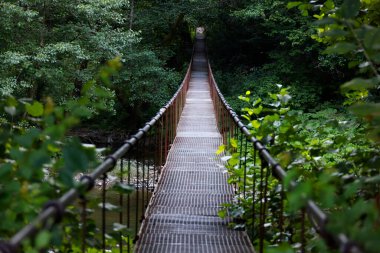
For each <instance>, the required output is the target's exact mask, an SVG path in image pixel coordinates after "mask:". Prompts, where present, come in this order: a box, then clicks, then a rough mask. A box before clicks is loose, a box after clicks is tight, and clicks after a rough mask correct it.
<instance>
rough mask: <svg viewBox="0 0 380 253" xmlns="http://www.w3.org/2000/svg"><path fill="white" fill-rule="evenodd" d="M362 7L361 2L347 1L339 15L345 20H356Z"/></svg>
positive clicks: (355, 0) (358, 0)
mask: <svg viewBox="0 0 380 253" xmlns="http://www.w3.org/2000/svg"><path fill="white" fill-rule="evenodd" d="M360 6H361V3H360V0H345V1H344V2H343V4H342V7H341V8H340V9H339V13H340V15H341V16H342V17H343V18H346V19H350V18H354V17H356V16H357V15H358V14H359V10H360Z"/></svg>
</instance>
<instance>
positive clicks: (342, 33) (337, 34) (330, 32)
mask: <svg viewBox="0 0 380 253" xmlns="http://www.w3.org/2000/svg"><path fill="white" fill-rule="evenodd" d="M348 34H349V33H348V32H346V31H344V30H340V29H332V30H327V31H326V32H324V33H322V34H321V35H322V36H328V37H332V38H336V37H344V36H347V35H348Z"/></svg>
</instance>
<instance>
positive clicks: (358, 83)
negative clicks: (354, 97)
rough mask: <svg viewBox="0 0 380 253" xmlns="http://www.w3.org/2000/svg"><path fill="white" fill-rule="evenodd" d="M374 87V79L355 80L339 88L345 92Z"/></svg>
mask: <svg viewBox="0 0 380 253" xmlns="http://www.w3.org/2000/svg"><path fill="white" fill-rule="evenodd" d="M375 87H376V80H375V79H363V78H355V79H352V80H351V81H348V82H346V83H344V84H343V85H342V86H341V87H340V88H341V90H343V91H346V90H361V89H371V88H375Z"/></svg>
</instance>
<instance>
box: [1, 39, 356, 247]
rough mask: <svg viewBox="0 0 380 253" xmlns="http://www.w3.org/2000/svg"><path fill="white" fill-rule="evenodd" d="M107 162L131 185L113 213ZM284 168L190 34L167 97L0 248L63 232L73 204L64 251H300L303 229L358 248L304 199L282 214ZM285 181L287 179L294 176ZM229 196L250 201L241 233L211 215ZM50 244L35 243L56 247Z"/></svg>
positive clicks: (199, 42) (199, 41) (202, 44)
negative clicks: (181, 72) (188, 54)
mask: <svg viewBox="0 0 380 253" xmlns="http://www.w3.org/2000/svg"><path fill="white" fill-rule="evenodd" d="M232 137H233V138H236V139H237V140H240V143H241V148H240V149H238V150H237V152H239V154H240V162H239V168H242V169H243V171H244V173H243V175H242V176H241V178H240V179H239V181H240V182H241V183H240V184H239V185H235V186H234V187H233V186H232V185H230V184H228V183H227V181H228V173H226V172H225V170H226V169H225V168H224V165H223V163H222V162H221V159H220V157H219V156H218V155H216V153H215V152H216V150H217V149H218V147H219V146H220V145H221V144H228V143H229V139H230V138H232ZM248 157H249V158H250V159H251V160H252V161H254V162H253V163H254V164H253V167H254V168H255V169H253V170H252V169H249V168H248V166H247V163H246V161H247V158H248ZM115 169H117V170H118V178H119V179H118V180H119V182H120V183H121V184H133V185H135V187H136V196H135V197H134V198H131V196H130V195H124V194H122V193H120V195H119V196H118V201H117V202H118V203H117V204H118V206H119V209H117V211H113V210H109V208H108V207H109V205H107V204H108V203H107V196H108V195H107V192H108V191H109V189H108V188H107V185H106V182H107V177H108V174H109V173H111V172H112V171H113V170H115ZM285 176H286V172H285V171H284V170H283V169H282V168H281V166H280V165H279V164H278V163H277V162H276V160H275V159H273V157H272V156H271V155H270V154H269V152H268V150H267V149H266V148H265V146H264V145H263V144H262V143H261V142H260V141H259V140H257V139H255V137H254V136H251V134H250V132H249V130H248V128H247V127H246V126H245V125H244V124H243V123H242V122H241V121H240V119H239V117H238V116H237V115H236V113H235V112H234V111H233V110H232V109H231V108H230V107H229V105H228V103H227V102H226V101H225V99H224V97H223V95H222V94H221V93H220V91H219V89H218V87H217V85H216V82H215V80H214V77H213V74H212V71H211V67H210V65H209V62H208V59H207V57H206V46H205V40H204V35H203V33H198V34H197V35H196V40H195V45H194V50H193V57H192V61H191V63H190V66H189V68H188V71H187V74H186V76H185V78H184V81H183V82H182V84H181V86H180V87H179V89H178V91H177V92H176V93H175V94H174V96H173V98H172V99H171V100H170V101H169V102H168V103H167V104H166V105H165V106H164V107H163V108H162V109H161V110H160V111H159V112H158V113H157V115H156V116H155V117H153V118H152V120H151V121H149V122H148V123H146V125H145V126H144V127H143V128H141V129H139V130H138V131H137V133H136V134H135V135H133V136H132V137H131V138H130V139H128V140H126V141H125V143H124V145H122V146H121V147H120V148H119V149H117V150H116V151H115V152H114V153H113V154H111V155H109V156H108V157H107V158H106V159H105V160H104V162H103V163H102V164H100V165H99V166H98V167H97V168H95V169H94V170H93V171H92V172H91V173H89V174H87V175H84V176H83V177H82V178H81V180H80V183H79V186H78V187H76V188H73V189H71V190H69V191H68V192H66V193H65V194H64V195H63V196H61V197H60V198H59V199H56V200H53V201H49V202H48V203H47V204H46V205H45V207H44V208H43V209H42V210H41V212H40V213H39V215H38V216H37V217H36V219H35V220H34V221H33V222H31V223H30V224H28V225H27V226H25V227H24V228H23V229H21V230H20V231H19V232H18V233H16V234H15V235H14V236H13V237H11V238H10V239H9V240H7V241H2V242H0V252H1V253H14V252H27V248H25V246H24V242H25V241H27V240H29V241H32V243H31V245H33V240H35V238H36V235H37V234H38V233H39V232H40V231H42V230H52V229H61V230H62V225H61V224H62V219H63V218H64V217H65V215H66V213H65V210H66V209H67V207H68V206H72V205H77V206H78V208H79V209H80V224H79V228H78V230H79V231H80V232H79V234H80V236H79V238H74V237H73V236H71V235H70V234H65V232H62V233H61V234H63V235H62V236H63V237H65V238H67V240H68V241H69V243H68V244H67V245H63V247H64V248H65V247H66V248H65V250H66V251H64V252H72V251H70V250H71V249H70V241H71V242H73V241H77V242H78V243H79V245H80V251H78V252H89V251H88V250H89V249H90V248H91V249H94V248H96V249H97V250H98V251H97V252H138V253H143V252H147V253H148V252H160V253H161V252H184V253H187V252H201V253H203V252H210V253H217V252H242V253H245V252H247V253H248V252H255V251H257V252H260V253H262V252H264V249H265V244H269V243H271V244H272V245H274V244H279V243H281V242H289V243H292V244H298V246H297V252H307V250H306V240H307V238H308V237H307V235H306V234H307V230H309V229H310V228H313V230H314V231H316V232H317V233H318V234H319V235H320V236H321V237H322V238H323V239H324V240H325V241H326V244H327V245H329V246H330V247H331V248H334V249H338V250H339V251H340V252H352V253H354V252H361V251H360V248H359V247H358V246H357V245H356V244H355V243H354V242H352V241H350V240H349V238H347V236H345V235H344V234H337V235H335V234H331V233H329V232H328V231H327V229H326V225H327V223H328V217H327V215H326V214H325V213H324V212H323V211H322V210H321V209H320V208H319V207H318V205H317V204H316V203H315V202H313V201H312V200H308V201H307V204H306V206H305V207H303V208H302V209H301V210H299V212H298V213H296V214H295V216H294V217H292V218H291V219H290V218H289V216H288V215H285V211H284V201H285V199H286V192H285V190H284V188H283V187H282V183H281V182H282V181H283V180H284V178H285ZM270 177H274V178H277V179H278V182H279V183H278V184H279V186H280V187H279V188H280V189H281V190H280V191H278V193H277V196H269V195H268V194H269V189H268V180H269V178H270ZM96 180H99V181H96ZM248 181H250V182H251V183H250V184H249V183H248ZM98 182H99V183H100V185H101V190H100V191H101V197H102V200H101V203H100V211H99V212H100V216H101V219H100V224H99V228H97V233H90V228H89V227H88V219H89V218H91V217H90V216H91V215H90V214H89V213H88V209H87V207H88V201H89V200H88V198H87V197H86V196H87V195H86V192H88V191H90V190H91V189H92V188H93V187H94V186H95V184H97V183H98ZM290 185H291V187H295V185H296V183H295V182H291V183H290ZM236 194H239V197H240V198H241V199H242V200H244V199H248V198H251V199H252V202H253V203H254V204H253V206H252V218H253V222H256V224H253V227H254V228H255V229H257V231H253V232H251V233H250V234H249V235H248V234H247V232H246V231H244V230H234V229H231V228H229V227H228V224H229V223H230V222H231V221H232V220H231V218H228V217H227V218H224V219H222V218H220V217H218V211H220V210H221V209H222V208H223V205H224V204H226V203H232V202H233V201H234V196H235V195H236ZM271 199H277V200H278V201H277V204H276V205H273V204H272V202H271ZM115 212H116V214H117V218H116V222H117V223H118V224H119V228H120V226H125V227H127V228H128V230H127V231H124V230H120V229H119V230H117V232H116V234H115V233H113V232H111V231H110V224H109V223H110V221H109V219H107V217H108V216H109V215H110V214H111V213H112V214H115ZM307 218H308V219H307ZM268 221H274V223H273V224H268ZM63 226H64V225H63ZM269 230H272V231H273V230H275V231H278V232H277V238H275V239H273V241H271V242H269V240H271V239H268V238H267V236H266V235H267V232H268V231H269ZM112 233H113V238H114V239H115V240H116V243H111V244H108V242H109V240H107V238H109V235H108V234H112ZM289 233H291V235H289ZM90 239H91V240H90ZM252 241H253V242H254V243H253V244H252V243H251V242H252ZM54 247H55V246H54V245H51V248H46V249H39V251H40V252H57V251H54ZM59 252H62V251H59ZM75 252H77V251H75ZM91 252H94V251H91Z"/></svg>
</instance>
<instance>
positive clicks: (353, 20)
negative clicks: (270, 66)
mask: <svg viewBox="0 0 380 253" xmlns="http://www.w3.org/2000/svg"><path fill="white" fill-rule="evenodd" d="M314 7H316V6H314ZM376 7H379V2H378V1H376V0H375V1H372V0H367V1H359V0H345V1H343V3H342V4H341V5H337V4H336V3H334V1H332V0H327V1H325V2H324V3H323V5H319V6H318V8H315V9H317V10H319V13H318V14H315V15H314V17H315V18H317V19H318V20H317V21H316V22H315V25H316V26H317V34H316V35H313V36H312V37H313V38H314V39H315V40H317V41H318V42H322V43H325V44H327V45H328V47H327V48H326V50H325V51H324V53H325V54H330V55H334V54H339V55H343V56H344V57H345V58H347V59H348V60H349V64H348V65H349V67H351V68H353V67H357V68H358V75H359V76H360V77H357V78H355V79H353V80H350V81H347V82H346V83H344V84H343V85H342V86H341V90H342V92H343V93H344V94H345V95H346V97H347V101H346V103H345V104H350V105H352V104H355V103H359V105H354V107H353V108H352V110H351V111H353V112H354V113H356V112H358V111H359V112H363V110H360V109H359V110H358V108H363V109H364V108H365V109H367V111H366V113H364V114H363V113H359V114H358V116H360V117H363V118H365V119H366V120H367V121H368V122H369V123H370V124H371V127H370V136H371V138H372V139H373V140H374V141H376V142H378V141H379V140H380V138H379V136H380V126H379V121H380V118H379V115H378V113H377V111H376V110H377V105H378V103H377V102H378V91H377V90H378V87H379V85H380V74H379V64H380V61H379V56H380V44H379V41H380V28H379V19H378V18H379V15H378V13H379V12H378V9H377V8H376ZM309 8H310V9H311V8H313V6H312V5H310V6H309ZM363 103H364V104H367V103H368V104H367V105H362V104H363Z"/></svg>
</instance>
